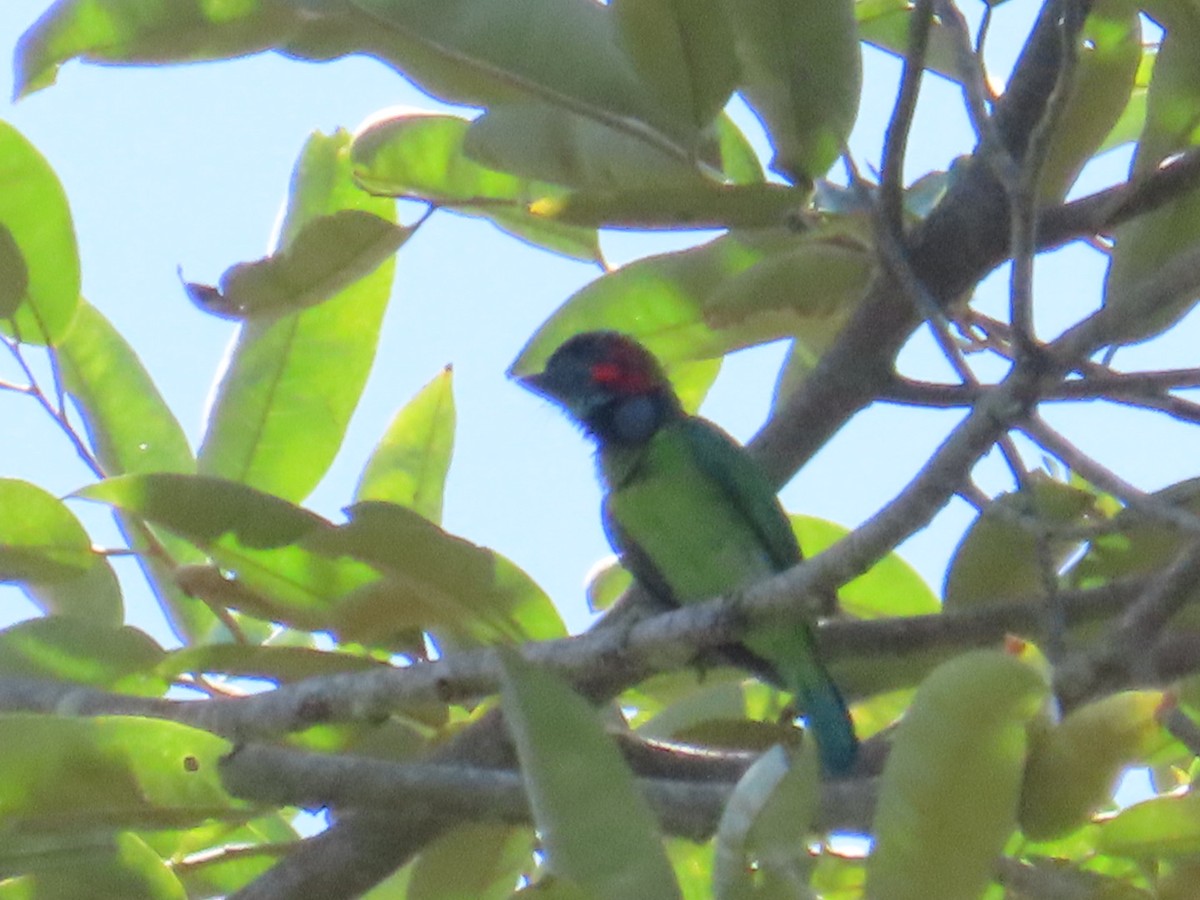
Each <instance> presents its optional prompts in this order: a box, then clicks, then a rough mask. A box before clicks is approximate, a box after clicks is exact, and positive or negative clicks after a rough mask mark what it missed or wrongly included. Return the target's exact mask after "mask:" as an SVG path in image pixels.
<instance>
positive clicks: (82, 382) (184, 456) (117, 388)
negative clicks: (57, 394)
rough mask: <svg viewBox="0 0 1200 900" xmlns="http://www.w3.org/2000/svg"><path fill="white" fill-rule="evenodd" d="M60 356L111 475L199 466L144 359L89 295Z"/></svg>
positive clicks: (96, 449) (71, 392)
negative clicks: (143, 363)
mask: <svg viewBox="0 0 1200 900" xmlns="http://www.w3.org/2000/svg"><path fill="white" fill-rule="evenodd" d="M58 359H59V363H60V365H61V366H62V375H63V385H64V387H65V388H66V390H67V393H68V394H69V395H70V397H71V399H72V400H73V401H74V403H75V406H76V408H77V409H78V410H79V413H80V415H81V416H82V417H83V423H84V427H85V428H86V429H87V434H88V443H90V444H91V446H92V449H93V451H94V452H95V454H96V458H97V460H98V461H99V462H100V465H101V467H103V469H104V471H105V473H106V474H107V475H126V474H129V473H132V472H190V471H194V470H195V467H196V463H195V460H194V459H193V457H192V451H191V448H190V447H189V446H188V441H187V437H186V436H185V435H184V433H183V428H182V427H180V425H179V422H178V421H177V420H176V418H175V416H174V414H172V412H171V410H170V408H169V407H168V406H167V404H166V402H165V401H164V400H163V398H162V395H161V394H160V393H159V392H158V388H157V387H156V386H155V384H154V381H153V380H152V379H151V378H150V375H149V373H148V372H146V369H145V367H143V366H142V361H141V360H140V359H138V356H137V354H136V353H135V352H134V350H133V348H132V347H130V346H129V344H128V343H127V342H126V341H125V339H124V338H123V337H122V336H121V334H120V333H119V332H118V331H117V330H116V329H115V328H113V326H112V324H111V323H110V322H109V321H108V319H106V318H105V317H104V316H103V315H102V314H101V313H100V311H99V310H97V309H96V308H95V307H94V306H92V305H91V304H90V303H88V302H87V301H85V300H81V301H80V303H79V311H78V313H77V314H76V316H75V322H74V324H73V325H72V326H71V330H70V331H69V332H68V333H67V336H66V338H65V339H64V340H63V342H62V344H61V345H60V346H59V348H58Z"/></svg>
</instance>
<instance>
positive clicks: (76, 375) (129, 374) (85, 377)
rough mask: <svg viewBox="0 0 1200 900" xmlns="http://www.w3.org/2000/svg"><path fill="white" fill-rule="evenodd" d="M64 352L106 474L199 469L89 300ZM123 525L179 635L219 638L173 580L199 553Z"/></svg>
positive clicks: (66, 378)
mask: <svg viewBox="0 0 1200 900" xmlns="http://www.w3.org/2000/svg"><path fill="white" fill-rule="evenodd" d="M57 352H58V360H59V365H60V367H61V370H62V378H63V386H64V387H65V389H66V391H67V395H68V396H69V397H70V398H71V400H72V402H74V404H75V408H76V409H77V410H78V411H79V414H80V416H81V417H82V419H83V425H84V428H85V430H86V431H87V437H88V443H89V444H90V445H91V447H92V451H93V453H95V455H96V459H97V461H98V462H99V463H100V467H101V468H102V469H103V470H104V472H105V474H107V475H110V476H113V475H125V474H131V473H135V472H194V471H195V470H196V460H195V457H194V456H193V455H192V450H191V447H190V446H189V444H188V440H187V437H186V435H185V434H184V432H183V428H182V427H181V426H180V424H179V422H178V420H176V418H175V416H174V414H173V413H172V412H171V410H170V408H169V407H168V406H167V404H166V401H164V400H163V398H162V395H161V394H160V393H159V391H158V387H157V386H156V385H155V384H154V381H153V380H152V379H151V377H150V375H149V373H148V372H147V371H146V369H145V367H144V366H143V365H142V361H141V360H140V359H138V356H137V354H136V353H135V352H134V350H133V348H132V347H130V346H129V344H128V342H126V340H125V339H124V338H123V337H122V336H121V334H120V333H119V332H118V331H117V330H116V329H115V328H113V326H112V324H111V323H110V322H109V321H108V320H107V319H106V318H105V317H104V316H103V315H102V314H101V313H100V311H99V310H97V309H96V308H95V307H94V306H92V305H91V304H90V303H88V302H87V301H86V300H80V303H79V311H78V312H77V314H76V316H75V321H74V323H73V324H72V325H71V330H70V331H69V332H67V336H66V338H64V339H63V341H62V343H61V345H60V346H59V347H58V351H57ZM117 520H118V522H119V524H120V526H121V529H122V531H123V532H124V534H125V535H126V538H127V539H128V540H129V542H130V543H129V546H130V548H131V549H133V550H135V551H137V553H138V556H137V559H138V564H139V565H140V566H141V567H142V571H143V572H145V573H146V577H147V580H148V581H149V582H150V584H151V586H152V587H153V589H154V592H155V594H156V595H157V596H158V599H159V602H160V603H161V604H162V607H163V610H164V612H165V613H166V615H167V617H168V619H169V620H170V622H171V624H172V626H173V627H174V628H175V629H176V632H177V633H178V634H179V635H180V636H181V637H183V638H185V639H187V640H195V639H205V638H208V637H210V636H212V635H213V633H214V631H215V629H217V628H218V627H219V623H218V622H217V620H216V618H215V617H214V616H213V614H212V612H211V611H209V610H208V609H207V608H206V607H205V606H204V605H203V604H202V603H199V602H198V601H196V600H193V599H192V598H190V597H187V596H185V595H183V593H182V592H180V591H179V590H178V589H177V588H176V587H175V584H174V582H173V580H172V578H171V572H172V571H173V566H174V565H185V564H196V563H200V562H202V561H203V557H202V556H201V555H200V554H199V552H198V551H196V549H195V548H194V547H192V546H191V545H190V544H187V543H186V542H184V541H181V540H179V539H178V538H175V537H174V536H172V535H169V534H157V535H156V534H153V533H152V532H151V531H150V530H149V529H147V528H146V526H144V525H142V524H140V523H138V522H136V521H133V520H131V519H129V518H127V517H122V516H118V517H117ZM168 560H169V561H170V562H168Z"/></svg>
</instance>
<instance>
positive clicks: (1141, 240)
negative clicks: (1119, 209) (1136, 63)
mask: <svg viewBox="0 0 1200 900" xmlns="http://www.w3.org/2000/svg"><path fill="white" fill-rule="evenodd" d="M1181 13H1182V14H1181V15H1179V16H1177V17H1172V21H1171V27H1170V29H1169V30H1168V31H1167V32H1166V34H1165V35H1164V38H1163V42H1162V45H1161V47H1160V49H1159V52H1158V58H1157V60H1156V62H1155V63H1154V77H1153V80H1152V81H1151V83H1150V87H1149V91H1148V94H1147V97H1146V124H1145V129H1144V130H1143V132H1142V136H1141V139H1140V140H1139V142H1138V148H1137V152H1136V154H1135V156H1134V160H1133V167H1132V172H1131V177H1132V178H1133V179H1135V180H1136V179H1137V178H1138V176H1140V175H1146V174H1149V173H1151V172H1153V171H1154V170H1155V169H1157V168H1158V166H1159V165H1160V164H1161V163H1162V162H1163V161H1164V160H1165V159H1167V157H1169V156H1170V155H1171V154H1173V153H1177V152H1180V151H1182V150H1185V149H1187V148H1188V147H1190V146H1193V145H1194V144H1196V142H1197V141H1198V140H1200V115H1198V114H1197V112H1196V109H1197V107H1198V105H1200V56H1198V55H1197V54H1196V52H1195V48H1196V47H1197V45H1198V44H1200V26H1198V25H1197V23H1196V22H1195V20H1194V19H1193V18H1192V14H1191V12H1190V11H1187V12H1183V11H1181ZM1113 234H1114V237H1115V238H1116V247H1115V248H1114V250H1113V253H1112V255H1111V261H1110V264H1109V269H1108V275H1107V278H1106V280H1105V285H1104V303H1105V306H1106V307H1108V308H1110V309H1112V310H1114V311H1115V312H1116V313H1117V315H1118V316H1119V320H1118V322H1117V323H1116V326H1117V332H1116V333H1114V335H1113V338H1114V340H1116V341H1118V342H1121V343H1133V342H1136V341H1141V340H1145V339H1147V338H1149V337H1152V336H1154V335H1156V334H1158V333H1160V332H1162V331H1164V330H1165V329H1167V328H1169V327H1170V326H1171V325H1172V324H1173V323H1175V322H1176V321H1178V320H1179V319H1180V318H1181V317H1182V316H1183V315H1184V314H1185V313H1186V312H1187V311H1188V310H1189V309H1191V308H1192V306H1193V305H1194V303H1195V301H1196V299H1197V297H1200V289H1197V288H1196V286H1194V285H1192V286H1183V285H1180V286H1179V290H1178V291H1176V292H1174V293H1173V294H1172V295H1171V296H1158V295H1157V292H1154V294H1153V295H1149V294H1146V293H1145V292H1143V291H1142V290H1141V288H1143V287H1144V285H1145V284H1146V283H1147V282H1148V281H1150V280H1151V278H1152V277H1153V276H1154V275H1156V274H1157V273H1159V272H1160V271H1162V270H1163V268H1164V267H1166V266H1167V265H1169V263H1170V262H1171V261H1172V260H1174V259H1175V257H1177V256H1178V255H1179V254H1181V253H1183V252H1185V251H1187V250H1188V249H1190V248H1193V247H1194V245H1195V242H1196V238H1197V236H1198V235H1200V190H1197V189H1195V188H1193V189H1191V190H1188V191H1184V192H1182V193H1180V195H1179V196H1178V197H1175V198H1174V199H1173V200H1172V201H1171V202H1170V203H1167V204H1165V205H1164V206H1160V207H1158V208H1156V209H1154V210H1151V211H1150V212H1148V213H1146V214H1144V215H1140V216H1137V217H1135V218H1133V219H1130V220H1129V221H1128V222H1125V223H1123V224H1121V225H1118V226H1117V227H1116V228H1115V229H1114V231H1113Z"/></svg>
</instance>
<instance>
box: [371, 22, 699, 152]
mask: <svg viewBox="0 0 1200 900" xmlns="http://www.w3.org/2000/svg"><path fill="white" fill-rule="evenodd" d="M354 4H355V6H357V7H358V8H360V9H363V10H364V11H366V12H368V13H370V14H371V15H372V16H375V17H377V19H378V21H379V24H380V27H381V28H382V29H394V30H395V32H396V33H397V34H399V35H401V36H403V37H405V38H407V39H408V40H410V41H413V42H415V43H417V44H419V45H421V46H423V47H424V48H425V49H426V50H432V51H434V52H435V53H436V54H438V55H440V56H442V57H443V58H445V59H448V60H452V61H453V62H454V63H456V64H457V66H458V68H459V69H460V70H462V72H463V73H464V74H466V75H472V74H474V75H480V74H482V75H484V76H486V77H487V78H488V80H490V81H491V82H493V84H494V83H496V82H499V83H500V84H501V85H503V87H504V88H505V91H504V93H506V94H508V96H509V99H512V98H515V97H523V98H528V97H533V98H537V99H539V100H546V101H549V102H551V103H552V104H554V105H556V106H562V107H563V108H567V109H573V110H574V111H576V112H579V113H582V114H584V115H586V116H588V117H590V118H594V119H597V120H600V121H605V120H609V121H611V120H613V119H626V118H628V119H633V120H636V121H639V122H642V123H644V125H646V126H649V127H650V128H651V129H653V130H658V131H661V132H662V133H663V134H664V135H667V136H670V137H672V138H674V139H676V140H679V141H681V142H682V143H684V144H685V145H688V144H690V143H691V142H692V141H693V140H694V138H695V133H694V130H695V129H694V126H693V125H692V124H691V121H690V117H689V116H687V115H686V112H682V113H681V111H678V110H675V109H671V108H670V107H664V106H663V105H662V104H661V103H660V102H659V99H658V97H657V96H656V95H655V93H654V91H653V90H652V89H651V88H650V87H649V86H647V85H646V84H645V83H644V82H642V81H641V80H640V79H639V78H638V77H637V75H636V73H635V72H634V71H633V67H632V66H631V64H630V61H629V59H628V57H627V56H626V54H625V53H624V52H623V50H622V48H621V47H620V45H619V38H618V35H617V28H616V24H615V22H614V17H613V16H612V14H611V10H610V9H608V8H607V7H605V6H603V5H600V4H595V3H591V2H588V0H474V2H472V3H470V5H469V14H459V15H453V14H449V11H448V10H447V9H445V8H443V7H442V6H440V5H432V6H431V5H430V4H428V3H426V2H425V0H354ZM490 93H491V97H490V99H489V101H488V102H487V103H486V105H488V106H491V105H494V104H495V102H497V101H498V100H499V99H500V97H499V96H497V94H498V93H499V91H498V90H497V89H496V87H495V86H493V87H492V89H491V92H490ZM476 105H478V104H476Z"/></svg>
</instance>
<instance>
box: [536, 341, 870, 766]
mask: <svg viewBox="0 0 1200 900" xmlns="http://www.w3.org/2000/svg"><path fill="white" fill-rule="evenodd" d="M520 382H521V384H523V385H524V386H525V387H527V388H529V389H530V390H532V391H534V392H535V393H537V394H540V395H541V396H543V397H546V398H548V399H550V400H552V401H554V402H555V403H557V404H559V405H560V406H562V407H563V408H564V409H565V410H566V411H567V413H568V414H569V415H570V416H571V417H572V418H573V419H575V420H576V421H577V422H578V423H579V424H580V425H581V426H582V427H583V429H584V430H585V431H586V432H587V433H588V434H589V435H590V436H591V437H592V438H594V439H595V441H596V444H597V446H598V449H599V454H598V456H599V460H598V462H599V471H600V480H601V482H602V483H603V486H604V490H605V496H604V504H603V522H604V530H605V533H606V534H607V535H608V540H609V543H611V544H612V546H613V549H614V550H615V551H616V552H617V553H618V554H619V555H620V557H621V562H622V563H623V564H624V565H625V567H626V568H628V569H629V570H630V571H631V572H632V573H633V575H634V577H636V578H637V579H638V581H640V582H641V583H642V585H643V586H644V587H645V588H646V589H647V590H648V591H650V592H651V593H652V594H654V595H655V597H657V598H658V599H659V600H660V601H662V602H663V603H665V604H668V605H669V606H671V607H674V606H678V605H680V604H686V603H697V602H699V601H701V600H707V599H711V598H713V597H716V596H719V595H722V594H728V593H729V592H731V591H735V590H737V589H738V588H742V587H746V586H747V585H750V584H752V583H754V582H756V581H759V580H761V579H763V578H765V577H767V576H769V575H772V574H774V573H776V572H782V571H783V570H784V569H787V568H790V567H791V566H793V565H795V564H796V563H798V562H800V560H801V558H802V557H801V553H800V547H799V545H798V544H797V543H796V537H795V535H794V533H793V532H792V528H791V524H790V523H789V521H788V518H787V514H786V513H785V512H784V511H783V507H782V506H781V505H780V503H779V498H778V497H777V496H776V495H775V490H774V488H773V487H772V486H771V483H770V482H769V481H768V480H767V477H766V475H765V474H764V473H763V471H762V470H761V469H760V468H759V467H758V466H757V465H756V464H755V463H754V461H753V460H751V459H750V457H749V456H748V455H747V454H746V452H745V450H743V449H742V447H741V446H740V445H739V444H738V443H737V442H736V441H734V439H733V438H732V437H730V436H729V435H728V434H726V433H725V432H724V431H722V430H721V429H720V428H718V427H717V426H715V425H713V424H712V423H711V422H709V421H707V420H705V419H701V418H699V417H697V416H691V415H688V414H687V413H685V412H684V411H683V408H682V406H680V403H679V398H678V397H676V396H675V392H674V390H672V388H671V384H670V382H669V381H668V380H667V378H666V375H665V374H664V372H663V369H662V367H661V366H660V365H659V363H658V360H656V359H655V358H654V357H653V356H652V355H651V354H650V353H649V352H648V351H647V350H646V349H645V348H644V347H642V346H641V345H640V344H639V343H637V342H636V341H634V340H632V339H631V338H628V337H626V336H625V335H622V334H618V333H616V332H612V331H594V332H587V333H585V334H580V335H576V336H575V337H573V338H571V339H569V340H568V341H566V342H565V343H563V344H562V346H560V347H559V348H558V349H557V350H555V351H554V354H553V355H552V356H551V357H550V360H549V362H547V363H546V368H545V371H543V372H542V373H540V374H538V375H530V376H526V377H524V378H522V379H520ZM722 653H723V655H724V656H725V657H726V658H728V659H729V660H730V661H731V662H733V663H734V664H735V665H738V666H741V667H743V668H746V669H749V670H750V671H752V672H754V673H755V674H756V675H758V676H759V677H762V678H764V679H765V680H767V681H769V682H772V683H774V684H776V685H777V686H779V687H782V688H784V689H785V690H788V691H791V692H792V693H793V694H794V695H795V698H796V701H797V703H798V705H799V706H800V707H801V708H802V710H803V712H804V714H805V716H806V719H807V722H808V726H809V728H810V729H811V730H812V732H813V734H814V735H815V736H816V740H817V746H818V749H819V751H820V756H821V761H822V764H823V765H824V766H825V768H826V769H827V770H828V771H829V772H831V773H834V774H841V773H844V772H846V771H847V770H848V769H849V768H850V767H851V766H852V765H853V764H854V758H855V754H856V753H857V750H858V741H857V739H856V738H855V735H854V726H853V724H852V723H851V721H850V716H849V714H848V713H847V711H846V704H845V702H844V701H843V700H842V696H841V694H840V693H839V692H838V689H837V686H836V685H835V684H834V683H833V681H832V679H831V678H830V677H829V673H828V672H827V671H826V670H825V667H824V666H823V665H822V664H821V661H820V660H819V659H818V658H817V655H816V647H815V644H814V640H813V634H812V630H811V628H810V627H809V625H808V624H807V623H800V624H797V625H791V626H788V627H786V628H771V629H761V630H756V631H754V632H753V633H752V634H750V635H748V636H747V637H746V638H745V639H744V640H743V642H742V643H741V644H738V645H734V646H727V647H723V648H722Z"/></svg>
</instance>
